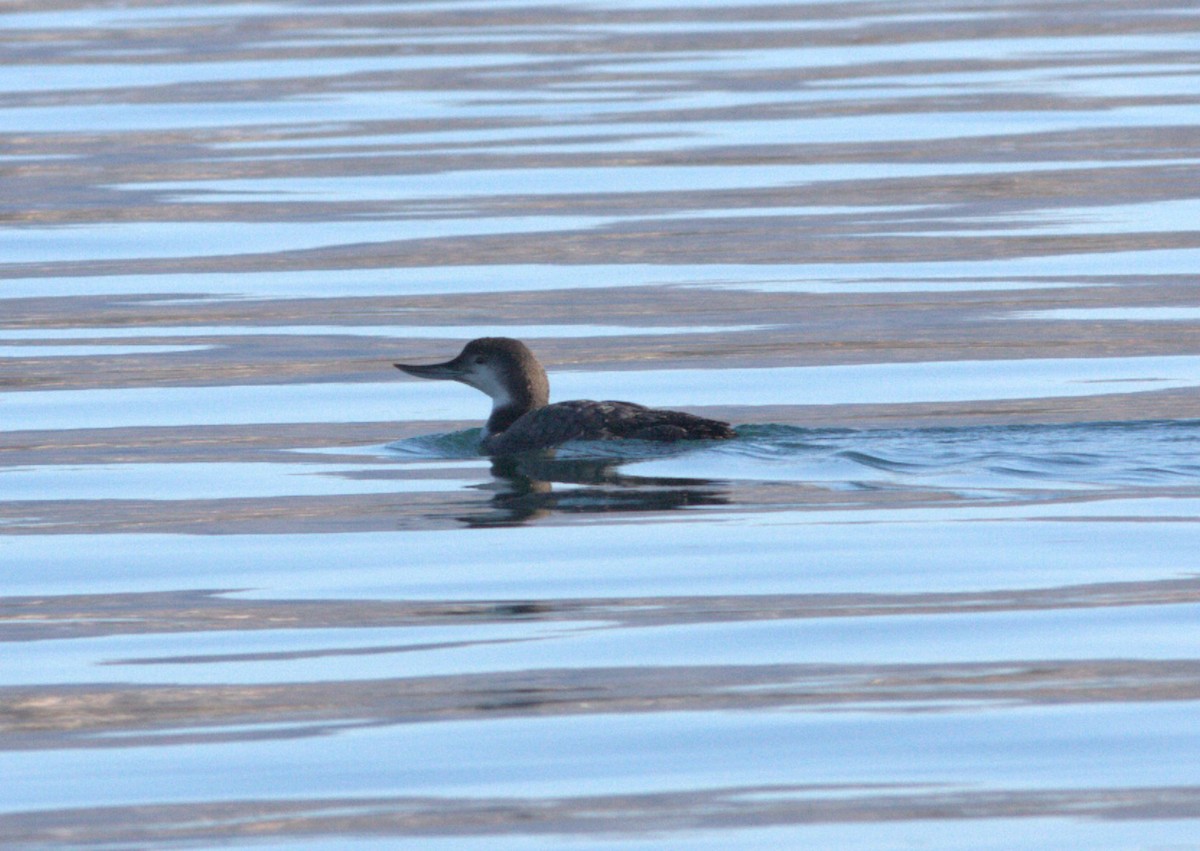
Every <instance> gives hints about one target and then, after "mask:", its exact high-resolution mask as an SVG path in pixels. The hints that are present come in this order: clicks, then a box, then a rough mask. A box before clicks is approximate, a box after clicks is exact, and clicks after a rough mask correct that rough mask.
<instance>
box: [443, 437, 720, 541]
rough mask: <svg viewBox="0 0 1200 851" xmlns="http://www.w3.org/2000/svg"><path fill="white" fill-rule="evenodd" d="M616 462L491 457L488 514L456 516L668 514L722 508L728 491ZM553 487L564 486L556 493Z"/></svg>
mask: <svg viewBox="0 0 1200 851" xmlns="http://www.w3.org/2000/svg"><path fill="white" fill-rule="evenodd" d="M629 461H630V459H628V458H624V459H617V458H556V457H555V456H554V454H553V452H550V453H522V454H520V455H500V456H495V457H493V459H492V469H491V472H492V476H494V481H492V482H489V483H487V484H484V485H476V486H475V487H477V488H480V489H489V490H494V491H495V493H494V495H493V496H492V497H491V499H490V500H489V501H488V510H487V511H486V512H481V513H478V514H469V515H465V516H460V517H459V518H458V519H459V520H460V521H462V522H463V523H465V524H467V525H468V526H516V525H521V524H523V523H527V522H529V521H531V520H537V519H538V518H541V517H546V516H549V515H551V514H554V513H568V514H592V513H595V514H606V513H611V512H619V511H625V512H632V511H669V510H672V509H678V508H691V507H695V506H705V505H726V504H728V502H729V493H728V489H727V487H726V486H725V484H724V483H723V482H720V481H716V480H710V479H685V478H666V477H655V476H631V475H626V474H624V473H622V472H620V465H621V464H622V463H629ZM555 484H562V485H568V486H569V487H565V488H560V489H559V490H557V491H556V490H555V488H554V485H555Z"/></svg>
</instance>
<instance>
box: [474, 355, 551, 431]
mask: <svg viewBox="0 0 1200 851" xmlns="http://www.w3.org/2000/svg"><path fill="white" fill-rule="evenodd" d="M489 395H490V396H491V397H492V413H491V416H489V417H488V421H487V426H486V427H485V428H484V437H485V439H486V438H487V437H490V436H492V435H497V434H500V433H501V432H503V431H505V430H507V429H508V427H509V426H511V425H512V424H513V423H515V422H516V421H517V420H518V419H520V418H521V417H523V416H524V415H525V414H527V413H529V412H530V411H536V410H537V409H538V408H544V407H545V406H546V404H547V403H548V402H549V401H550V383H549V382H548V381H547V380H546V373H545V372H543V371H542V369H541V367H538V368H537V369H536V370H532V371H529V372H528V373H527V374H525V375H523V376H522V380H520V381H513V382H508V383H507V384H506V386H504V387H503V388H502V389H499V390H493V391H492V392H491V393H490V394H489Z"/></svg>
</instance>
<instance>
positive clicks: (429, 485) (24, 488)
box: [0, 461, 484, 502]
mask: <svg viewBox="0 0 1200 851" xmlns="http://www.w3.org/2000/svg"><path fill="white" fill-rule="evenodd" d="M446 466H447V467H464V466H465V467H482V466H484V462H483V461H479V462H462V461H459V462H448V463H447V464H446ZM357 472H360V471H359V470H358V469H355V468H347V467H344V466H338V465H332V464H303V463H289V464H271V463H265V462H259V463H255V462H239V463H232V462H230V463H214V462H209V463H172V464H80V465H73V466H58V465H50V464H46V465H39V466H37V467H0V490H3V492H4V498H5V500H12V501H18V502H20V501H35V502H42V501H46V500H63V499H66V500H74V499H87V500H109V499H148V500H190V499H262V498H265V497H280V496H329V495H333V494H354V493H393V492H394V493H403V492H418V491H419V492H430V491H452V490H457V489H459V488H461V487H462V482H461V481H458V480H455V479H452V478H422V477H420V476H419V475H418V476H404V477H389V478H384V479H380V478H375V479H372V478H359V477H356V476H355V475H354V474H355V473H357Z"/></svg>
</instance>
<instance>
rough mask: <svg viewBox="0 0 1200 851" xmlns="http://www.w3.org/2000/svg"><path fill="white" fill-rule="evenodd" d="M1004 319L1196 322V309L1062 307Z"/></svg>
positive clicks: (1199, 316)
mask: <svg viewBox="0 0 1200 851" xmlns="http://www.w3.org/2000/svg"><path fill="white" fill-rule="evenodd" d="M1005 318H1006V319H1045V320H1049V321H1053V322H1200V307H1185V306H1184V305H1178V304H1173V305H1165V306H1162V307H1132V306H1130V307H1064V308H1059V309H1057V310H1023V311H1019V312H1016V313H1010V314H1008V315H1007V316H1006V317H1005Z"/></svg>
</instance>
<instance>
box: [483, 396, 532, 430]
mask: <svg viewBox="0 0 1200 851" xmlns="http://www.w3.org/2000/svg"><path fill="white" fill-rule="evenodd" d="M534 407H535V406H534V405H522V404H519V403H517V402H512V401H508V402H507V403H505V404H501V403H499V402H497V403H496V406H495V407H494V408H492V415H491V416H490V417H488V421H487V425H486V426H485V428H484V436H485V437H491V436H492V435H496V434H500V432H502V431H505V430H507V429H508V427H509V426H510V425H512V424H513V423H515V422H516V421H517V420H519V419H520V418H521V417H522V416H524V415H525V414H527V413H529V412H530V411H532V410H534Z"/></svg>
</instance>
